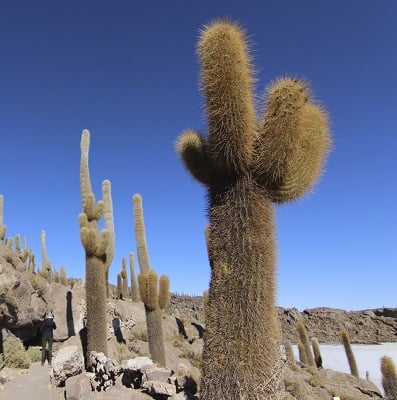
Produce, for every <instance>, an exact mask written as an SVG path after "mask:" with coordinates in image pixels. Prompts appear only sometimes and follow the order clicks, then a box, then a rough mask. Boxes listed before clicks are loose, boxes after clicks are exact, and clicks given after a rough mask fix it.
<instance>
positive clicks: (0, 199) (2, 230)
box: [0, 194, 7, 242]
mask: <svg viewBox="0 0 397 400" xmlns="http://www.w3.org/2000/svg"><path fill="white" fill-rule="evenodd" d="M3 213H4V196H3V195H2V194H0V240H1V241H2V242H4V238H5V236H6V231H7V226H6V225H4V222H3Z"/></svg>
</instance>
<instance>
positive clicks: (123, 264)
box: [120, 257, 128, 299]
mask: <svg viewBox="0 0 397 400" xmlns="http://www.w3.org/2000/svg"><path fill="white" fill-rule="evenodd" d="M120 275H121V277H122V278H123V299H126V298H127V297H128V276H127V260H126V258H125V257H123V258H122V259H121V273H120Z"/></svg>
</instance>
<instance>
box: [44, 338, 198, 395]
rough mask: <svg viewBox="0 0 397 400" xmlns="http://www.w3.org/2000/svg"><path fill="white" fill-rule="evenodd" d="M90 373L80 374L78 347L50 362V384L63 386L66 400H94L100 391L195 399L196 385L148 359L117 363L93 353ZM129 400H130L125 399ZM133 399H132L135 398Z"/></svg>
mask: <svg viewBox="0 0 397 400" xmlns="http://www.w3.org/2000/svg"><path fill="white" fill-rule="evenodd" d="M89 364H90V365H91V366H92V372H90V373H83V367H84V360H83V356H82V354H81V352H80V351H79V350H78V348H77V346H67V347H65V348H63V349H62V351H60V352H59V353H58V354H57V356H56V357H55V358H54V360H53V365H54V367H53V371H52V372H51V382H52V384H53V385H55V386H65V398H66V400H79V399H83V398H84V399H95V398H101V397H99V396H100V395H99V393H100V392H109V395H110V392H112V394H115V391H117V397H118V398H119V399H120V395H122V397H121V398H123V397H124V395H125V396H126V398H127V397H128V396H130V395H131V394H132V393H133V394H134V396H139V397H137V398H142V399H145V398H147V399H151V398H155V399H170V400H177V399H179V398H181V399H192V400H194V399H196V397H195V396H194V394H195V393H196V391H197V383H196V382H195V381H194V379H193V378H192V377H191V376H190V375H189V374H188V371H183V372H181V373H180V375H176V374H174V372H173V371H172V370H169V369H167V368H161V367H158V366H157V365H156V364H154V363H153V362H152V360H151V359H150V358H148V357H136V358H134V359H130V360H127V361H124V362H123V363H122V364H119V363H117V362H116V361H115V360H112V359H110V358H108V357H106V356H105V355H104V354H103V353H96V352H92V353H91V354H90V359H89ZM128 398H130V397H128ZM134 398H135V397H134Z"/></svg>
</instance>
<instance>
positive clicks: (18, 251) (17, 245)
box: [14, 233, 22, 256]
mask: <svg viewBox="0 0 397 400" xmlns="http://www.w3.org/2000/svg"><path fill="white" fill-rule="evenodd" d="M14 239H15V253H16V255H17V256H19V255H21V253H22V249H21V235H20V234H18V233H17V234H16V235H15V238H14Z"/></svg>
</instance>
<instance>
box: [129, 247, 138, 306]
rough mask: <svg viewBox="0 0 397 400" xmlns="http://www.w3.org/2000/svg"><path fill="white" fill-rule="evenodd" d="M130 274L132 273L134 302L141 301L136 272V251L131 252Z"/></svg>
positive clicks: (132, 297) (132, 298)
mask: <svg viewBox="0 0 397 400" xmlns="http://www.w3.org/2000/svg"><path fill="white" fill-rule="evenodd" d="M130 275H131V300H132V301H133V302H134V303H137V302H138V301H139V287H138V281H137V278H136V273H135V265H134V253H130Z"/></svg>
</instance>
